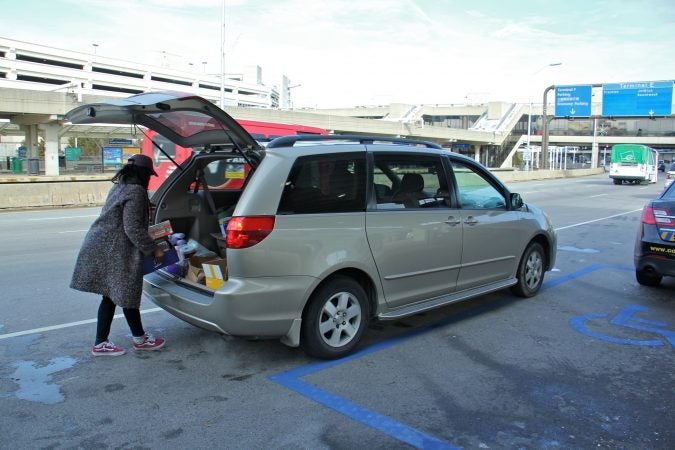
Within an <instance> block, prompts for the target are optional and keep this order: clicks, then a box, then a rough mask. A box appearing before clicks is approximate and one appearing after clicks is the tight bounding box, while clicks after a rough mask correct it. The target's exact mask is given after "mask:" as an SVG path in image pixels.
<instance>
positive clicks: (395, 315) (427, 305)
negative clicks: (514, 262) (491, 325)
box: [377, 278, 518, 320]
mask: <svg viewBox="0 0 675 450" xmlns="http://www.w3.org/2000/svg"><path fill="white" fill-rule="evenodd" d="M517 282H518V279H517V278H509V279H508V280H504V281H499V282H496V283H492V284H488V285H485V286H480V287H477V288H473V289H469V290H466V291H461V292H455V293H452V294H450V295H444V296H442V297H435V298H432V299H431V300H426V301H424V302H421V303H415V304H414V305H408V306H404V307H403V308H399V309H395V310H393V311H389V312H386V313H382V314H378V316H377V318H378V319H380V320H394V319H400V318H401V317H406V316H410V315H413V314H418V313H421V312H424V311H428V310H430V309H436V308H440V307H441V306H445V305H449V304H451V303H456V302H461V301H462V300H468V299H470V298H473V297H477V296H479V295H484V294H489V293H490V292H494V291H498V290H500V289H504V288H507V287H510V286H513V285H514V284H516V283H517Z"/></svg>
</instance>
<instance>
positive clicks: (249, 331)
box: [143, 272, 315, 338]
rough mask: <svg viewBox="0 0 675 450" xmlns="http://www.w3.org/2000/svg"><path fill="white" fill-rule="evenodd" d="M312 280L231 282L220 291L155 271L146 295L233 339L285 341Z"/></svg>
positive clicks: (186, 318) (147, 282)
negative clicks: (200, 286) (194, 284)
mask: <svg viewBox="0 0 675 450" xmlns="http://www.w3.org/2000/svg"><path fill="white" fill-rule="evenodd" d="M314 283H315V280H314V279H313V278H311V277H263V278H252V279H229V280H227V281H226V282H225V283H224V284H223V285H222V287H221V288H220V289H218V291H215V292H214V291H210V290H207V289H200V288H198V287H195V286H192V285H189V284H187V283H181V282H179V281H177V280H176V279H173V278H170V277H167V276H165V275H162V274H161V273H160V272H153V273H152V274H149V275H146V276H145V278H144V281H143V293H144V294H145V295H147V296H148V297H149V298H150V300H152V301H153V302H154V303H155V304H156V305H157V306H159V307H161V308H162V309H164V310H166V311H167V312H169V313H171V314H173V315H174V316H176V317H178V318H179V319H182V320H184V321H186V322H188V323H191V324H193V325H195V326H198V327H200V328H204V329H206V330H210V331H215V332H217V333H222V334H228V335H232V336H248V337H270V338H276V337H283V336H287V335H288V334H289V333H290V330H291V327H292V326H293V323H294V321H295V320H298V319H301V318H302V310H303V307H304V305H305V301H306V295H307V294H306V293H307V291H308V287H309V286H312V285H313V284H314Z"/></svg>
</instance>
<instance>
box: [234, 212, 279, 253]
mask: <svg viewBox="0 0 675 450" xmlns="http://www.w3.org/2000/svg"><path fill="white" fill-rule="evenodd" d="M273 229H274V216H238V217H232V218H231V219H230V221H229V222H227V236H226V242H227V248H248V247H252V246H254V245H256V244H258V243H259V242H261V241H262V240H263V239H265V238H266V237H267V236H268V235H269V234H270V233H271V232H272V230H273Z"/></svg>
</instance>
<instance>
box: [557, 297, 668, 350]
mask: <svg viewBox="0 0 675 450" xmlns="http://www.w3.org/2000/svg"><path fill="white" fill-rule="evenodd" d="M645 311H649V308H646V307H644V306H639V305H628V306H625V307H624V308H623V310H622V311H621V312H620V313H619V314H617V315H616V316H614V317H613V318H611V319H610V320H609V323H610V324H612V325H616V326H619V327H624V328H632V329H634V330H640V331H647V332H649V333H655V334H658V335H660V336H661V337H662V338H663V339H646V340H641V339H624V338H618V337H614V336H607V335H605V334H601V333H597V332H595V331H591V330H589V329H588V328H587V327H586V323H587V322H589V321H595V320H599V319H606V318H607V317H609V314H602V313H599V314H584V315H583V316H577V317H574V318H572V319H571V320H570V326H571V327H572V328H574V329H575V330H577V331H578V332H579V333H582V334H585V335H586V336H590V337H592V338H595V339H600V340H603V341H607V342H612V343H615V344H624V345H642V346H647V347H656V346H659V345H666V344H665V342H664V339H665V341H667V342H668V343H670V345H671V346H672V347H675V331H670V330H668V329H666V328H665V327H666V326H667V324H666V323H663V322H655V321H652V320H646V319H641V318H639V317H635V316H634V314H637V313H640V312H645Z"/></svg>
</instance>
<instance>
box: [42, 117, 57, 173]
mask: <svg viewBox="0 0 675 450" xmlns="http://www.w3.org/2000/svg"><path fill="white" fill-rule="evenodd" d="M40 127H41V128H42V129H43V130H44V131H45V168H44V169H45V175H48V176H57V175H58V174H59V131H60V130H61V125H59V124H58V123H47V124H44V125H41V126H40Z"/></svg>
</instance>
